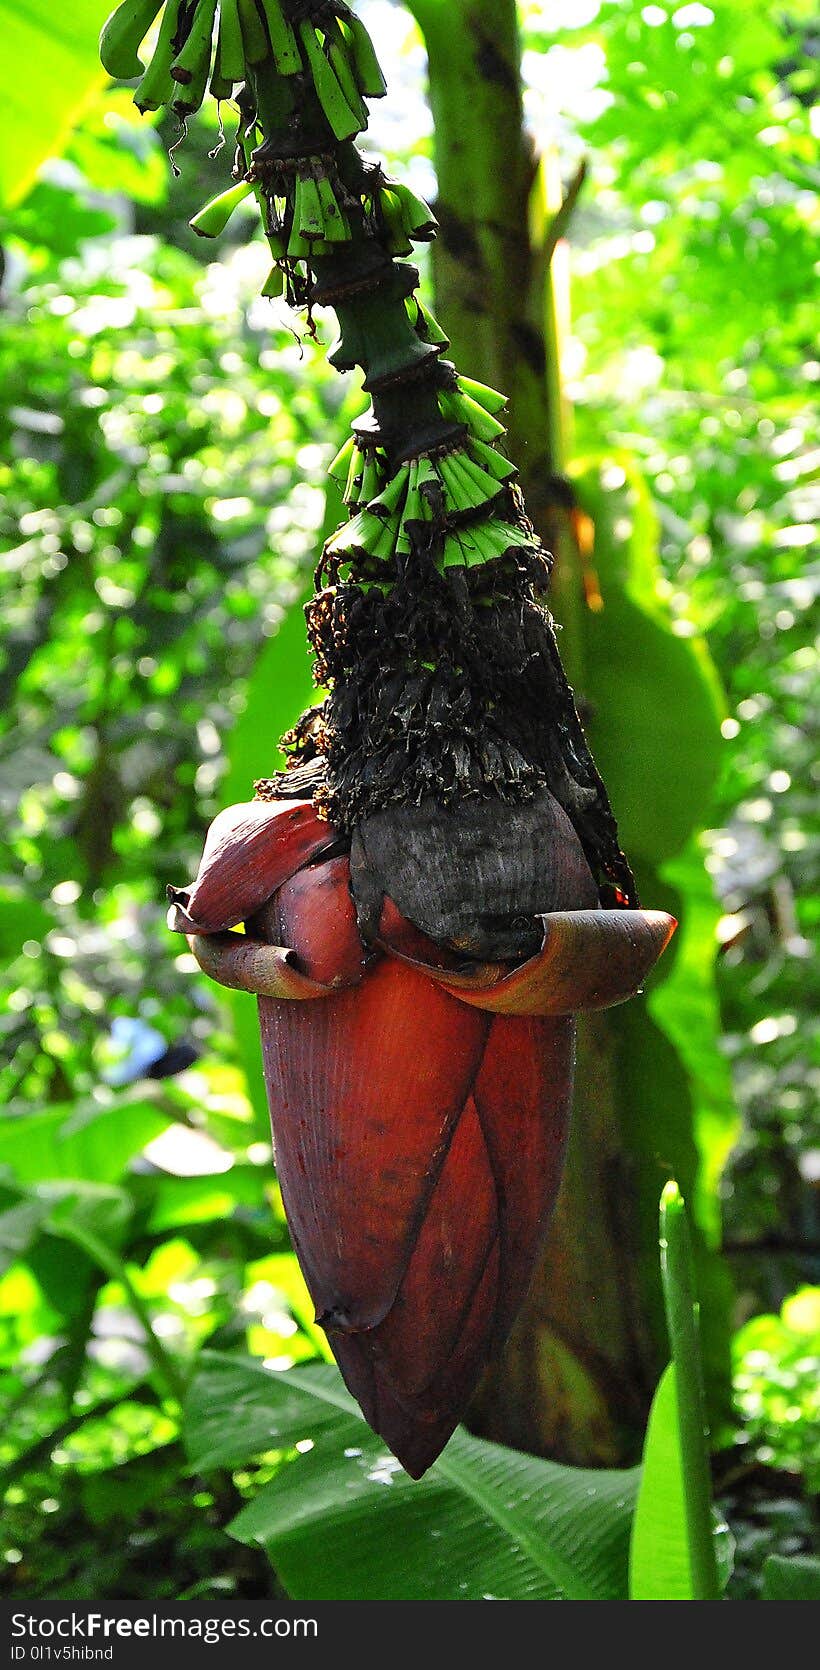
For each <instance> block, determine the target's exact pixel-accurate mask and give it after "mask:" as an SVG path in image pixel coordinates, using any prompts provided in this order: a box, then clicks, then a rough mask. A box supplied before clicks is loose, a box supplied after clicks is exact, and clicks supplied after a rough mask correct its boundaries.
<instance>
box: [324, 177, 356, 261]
mask: <svg viewBox="0 0 820 1670" xmlns="http://www.w3.org/2000/svg"><path fill="white" fill-rule="evenodd" d="M315 178H316V187H317V190H318V192H319V201H320V203H321V205H322V214H323V216H324V223H325V237H326V238H327V240H328V242H329V243H332V244H341V243H347V242H348V240H349V238H350V222H349V220H348V218H347V215H346V214H345V212H344V210H343V209H340V207H339V204H338V201H337V198H336V193H335V191H334V190H333V187H332V185H331V183H330V181H329V179H328V177H327V175H326V174H321V173H320V174H317V175H316V177H315Z"/></svg>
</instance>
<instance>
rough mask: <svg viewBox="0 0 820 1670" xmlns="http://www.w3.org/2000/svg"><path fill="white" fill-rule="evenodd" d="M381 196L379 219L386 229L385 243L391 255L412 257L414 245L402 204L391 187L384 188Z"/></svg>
mask: <svg viewBox="0 0 820 1670" xmlns="http://www.w3.org/2000/svg"><path fill="white" fill-rule="evenodd" d="M378 196H379V218H380V220H381V223H382V227H383V229H384V242H385V245H386V247H387V249H388V251H389V253H390V254H391V255H412V253H413V245H412V243H411V241H410V238H409V236H408V232H407V228H406V226H405V224H404V215H403V213H402V208H401V204H400V203H399V200H398V198H397V197H394V195H393V191H392V188H391V187H386V186H384V187H382V189H381V191H380V192H379V194H378Z"/></svg>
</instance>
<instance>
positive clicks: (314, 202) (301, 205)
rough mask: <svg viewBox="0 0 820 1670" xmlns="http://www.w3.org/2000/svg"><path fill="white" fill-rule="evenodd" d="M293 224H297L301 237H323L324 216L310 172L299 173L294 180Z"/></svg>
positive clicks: (317, 188)
mask: <svg viewBox="0 0 820 1670" xmlns="http://www.w3.org/2000/svg"><path fill="white" fill-rule="evenodd" d="M293 223H294V226H297V225H298V228H299V231H300V233H301V235H302V237H303V238H309V239H310V238H324V236H325V217H324V215H323V213H322V204H321V200H320V198H319V187H318V186H317V184H316V181H315V180H314V178H313V175H312V174H300V175H299V176H298V177H297V180H296V193H295V198H294V210H293Z"/></svg>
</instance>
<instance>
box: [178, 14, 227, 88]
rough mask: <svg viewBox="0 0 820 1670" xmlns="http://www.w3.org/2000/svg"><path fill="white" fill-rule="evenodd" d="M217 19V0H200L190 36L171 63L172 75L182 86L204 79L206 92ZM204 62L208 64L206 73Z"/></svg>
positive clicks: (196, 83) (194, 83)
mask: <svg viewBox="0 0 820 1670" xmlns="http://www.w3.org/2000/svg"><path fill="white" fill-rule="evenodd" d="M215 21H216V0H199V5H198V6H197V9H196V12H195V14H194V20H193V23H192V24H191V28H190V32H189V34H188V38H187V40H186V42H185V44H184V46H183V47H181V48H180V51H179V52H178V53H177V55H176V57H175V59H174V61H173V63H172V65H171V76H172V78H173V80H174V81H178V82H179V83H180V85H181V86H183V87H191V86H194V85H198V83H199V82H200V81H202V83H203V93H204V83H205V82H206V81H207V78H208V71H209V70H210V67H211V45H212V40H213V32H214V23H215ZM203 63H204V64H205V65H206V68H205V72H204V74H203V68H202V66H203Z"/></svg>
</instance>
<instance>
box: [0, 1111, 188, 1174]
mask: <svg viewBox="0 0 820 1670" xmlns="http://www.w3.org/2000/svg"><path fill="white" fill-rule="evenodd" d="M79 1106H80V1105H78V1104H77V1103H73V1104H71V1105H70V1106H62V1105H61V1106H58V1107H55V1108H50V1109H49V1110H48V1112H47V1113H34V1114H25V1115H20V1116H18V1117H16V1118H7V1119H4V1120H3V1121H2V1122H0V1165H5V1166H9V1167H10V1169H11V1171H12V1172H13V1173H14V1175H15V1177H16V1178H17V1180H18V1181H19V1182H21V1183H36V1182H39V1181H40V1180H41V1179H43V1178H68V1177H81V1178H86V1179H89V1180H91V1181H93V1182H96V1183H116V1182H118V1181H119V1179H120V1178H121V1177H122V1174H123V1172H124V1171H125V1169H126V1167H127V1165H128V1162H129V1160H131V1159H133V1157H134V1155H135V1154H139V1153H140V1151H141V1150H142V1149H143V1148H144V1147H145V1144H146V1143H147V1142H150V1141H151V1139H152V1138H153V1137H156V1136H159V1133H160V1131H164V1130H165V1129H166V1127H167V1126H168V1124H169V1123H170V1119H169V1116H168V1115H167V1114H164V1113H162V1112H160V1109H159V1108H158V1107H156V1106H155V1105H154V1104H152V1103H151V1102H150V1101H148V1100H147V1099H146V1100H140V1101H133V1102H117V1103H115V1104H114V1105H113V1106H112V1107H108V1108H95V1107H94V1106H93V1104H92V1105H91V1106H90V1108H89V1110H88V1117H87V1118H83V1119H79V1118H78V1111H79Z"/></svg>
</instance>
